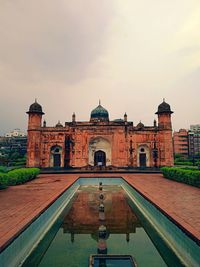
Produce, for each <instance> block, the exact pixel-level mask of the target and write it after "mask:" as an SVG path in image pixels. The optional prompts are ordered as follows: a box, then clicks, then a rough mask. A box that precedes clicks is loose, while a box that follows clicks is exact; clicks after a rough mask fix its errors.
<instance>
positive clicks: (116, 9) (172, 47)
mask: <svg viewBox="0 0 200 267" xmlns="http://www.w3.org/2000/svg"><path fill="white" fill-rule="evenodd" d="M199 29H200V1H199V0H168V1H166V0H140V1H138V0H125V1H124V0H109V1H108V0H101V1H97V0H73V1H69V0H28V1H27V0H0V40H1V41H0V96H1V97H0V102H1V104H0V134H1V135H3V134H4V133H6V132H8V131H10V130H12V129H14V128H20V129H22V130H24V131H25V130H26V128H27V114H26V111H28V109H29V106H30V105H31V104H32V103H33V102H34V101H35V98H37V101H38V103H40V104H41V105H42V107H43V111H44V112H45V115H44V119H45V120H46V121H47V126H54V125H55V124H56V123H57V122H58V120H60V121H61V122H62V123H63V124H64V122H65V121H71V116H72V113H73V112H75V113H76V120H77V121H88V120H89V118H90V113H91V111H92V110H93V109H94V108H95V107H96V106H98V102H99V99H101V104H102V106H103V107H105V108H106V109H107V110H108V111H109V115H110V119H111V120H113V119H117V118H123V115H124V113H125V112H126V113H127V114H128V120H129V121H133V123H134V125H137V123H138V122H139V121H140V120H141V121H142V122H143V123H144V124H145V125H153V120H154V119H156V117H157V116H156V115H155V112H156V111H157V107H158V105H159V104H160V103H161V102H162V101H163V98H165V101H166V102H167V103H169V104H170V106H171V109H172V110H173V111H174V114H173V115H172V124H173V129H174V130H178V129H180V128H189V126H190V124H198V123H200V116H199V115H200V105H199V103H200V30H199Z"/></svg>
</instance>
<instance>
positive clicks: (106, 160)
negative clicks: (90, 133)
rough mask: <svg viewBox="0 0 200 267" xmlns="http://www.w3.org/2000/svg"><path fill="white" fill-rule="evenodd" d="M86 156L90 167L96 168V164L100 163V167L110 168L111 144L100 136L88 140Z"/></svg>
mask: <svg viewBox="0 0 200 267" xmlns="http://www.w3.org/2000/svg"><path fill="white" fill-rule="evenodd" d="M88 154H89V158H88V160H89V161H88V164H89V165H91V166H98V162H101V163H102V166H110V165H111V163H112V161H111V158H112V157H111V143H110V141H109V140H108V139H106V138H103V137H101V136H97V137H95V138H92V139H90V141H89V146H88ZM101 163H100V164H101ZM99 166H100V165H99Z"/></svg>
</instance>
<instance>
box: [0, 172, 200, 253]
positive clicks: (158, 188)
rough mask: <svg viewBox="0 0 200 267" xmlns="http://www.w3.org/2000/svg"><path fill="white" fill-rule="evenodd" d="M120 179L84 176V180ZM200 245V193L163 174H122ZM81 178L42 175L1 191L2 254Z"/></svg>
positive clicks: (0, 246)
mask: <svg viewBox="0 0 200 267" xmlns="http://www.w3.org/2000/svg"><path fill="white" fill-rule="evenodd" d="M84 176H85V177H91V178H92V177H97V176H98V177H100V176H101V177H104V176H107V177H108V176H109V177H119V174H118V175H117V174H106V173H105V174H101V175H99V174H95V173H93V174H92V173H90V174H83V175H81V177H84ZM120 176H121V177H123V178H124V179H125V180H126V181H127V182H128V183H129V184H131V185H132V186H133V187H134V188H135V189H136V190H138V191H139V192H140V193H141V194H143V195H144V196H145V197H146V198H147V199H149V200H150V201H151V202H153V203H154V204H155V205H156V206H158V207H159V208H160V209H161V210H162V211H163V212H164V213H166V214H167V215H168V216H169V217H171V218H173V219H174V220H175V221H176V223H177V224H180V225H181V227H182V228H183V229H184V230H185V231H186V232H188V233H189V234H190V235H192V236H193V237H195V239H196V240H197V242H198V243H199V244H200V189H199V188H195V187H192V186H189V185H185V184H181V183H177V182H175V181H171V180H167V179H165V178H163V176H162V175H161V174H125V173H124V174H122V173H121V174H120ZM79 177H80V174H42V175H40V176H39V177H38V178H37V179H35V180H33V181H31V182H28V183H26V184H24V185H19V186H12V187H9V188H7V189H6V190H1V191H0V211H1V212H0V252H1V251H2V250H3V249H4V248H5V247H6V246H7V245H8V244H9V243H10V242H11V241H12V240H13V239H14V238H15V237H16V236H17V235H18V234H19V233H20V232H21V231H23V229H24V228H25V227H26V226H27V224H29V223H30V222H31V221H33V220H34V219H35V218H36V217H38V216H39V215H40V213H41V212H42V211H44V210H45V209H46V208H47V207H48V206H49V205H50V204H51V203H52V202H54V200H55V199H56V198H57V197H58V196H59V195H60V194H62V192H64V191H65V190H66V189H67V188H68V187H69V186H70V185H71V184H72V183H73V182H74V181H75V180H77V179H78V178H79Z"/></svg>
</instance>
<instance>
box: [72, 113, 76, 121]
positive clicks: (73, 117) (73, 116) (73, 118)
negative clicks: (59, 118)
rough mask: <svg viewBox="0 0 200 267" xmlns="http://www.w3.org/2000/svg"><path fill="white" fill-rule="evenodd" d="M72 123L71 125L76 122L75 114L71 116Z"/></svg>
mask: <svg viewBox="0 0 200 267" xmlns="http://www.w3.org/2000/svg"><path fill="white" fill-rule="evenodd" d="M72 122H73V123H75V122H76V114H75V113H73V114H72Z"/></svg>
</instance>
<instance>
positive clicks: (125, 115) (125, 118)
mask: <svg viewBox="0 0 200 267" xmlns="http://www.w3.org/2000/svg"><path fill="white" fill-rule="evenodd" d="M124 121H125V122H127V114H126V112H125V114H124Z"/></svg>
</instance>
